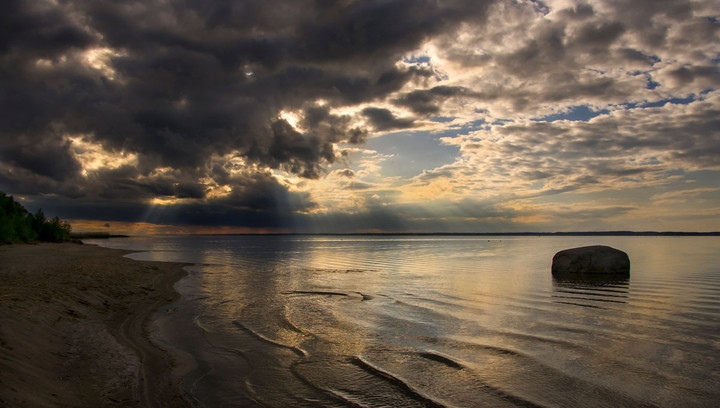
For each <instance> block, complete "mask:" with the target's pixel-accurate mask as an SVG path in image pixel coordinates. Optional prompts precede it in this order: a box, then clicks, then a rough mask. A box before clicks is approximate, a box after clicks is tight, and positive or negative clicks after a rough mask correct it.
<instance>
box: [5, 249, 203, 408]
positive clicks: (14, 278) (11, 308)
mask: <svg viewBox="0 0 720 408" xmlns="http://www.w3.org/2000/svg"><path fill="white" fill-rule="evenodd" d="M132 252H133V251H125V250H117V249H108V248H101V247H98V246H95V245H79V244H75V243H61V244H51V243H40V244H34V245H32V244H31V245H28V244H25V245H4V246H0V407H5V406H8V407H91V406H107V407H113V406H114V407H189V406H191V404H190V403H189V401H188V399H187V398H186V396H185V395H184V391H183V388H182V385H181V382H180V381H179V379H177V378H175V377H174V376H173V374H172V370H173V367H174V365H175V362H174V360H173V358H172V357H171V355H170V353H169V352H168V351H167V350H165V349H163V348H161V347H160V346H159V345H157V344H156V343H154V342H152V341H151V340H150V337H149V333H148V325H149V323H150V318H151V317H152V315H153V314H154V313H155V312H156V311H157V310H159V309H160V307H162V306H163V305H166V304H168V303H170V302H172V301H174V300H176V299H178V298H179V296H180V295H179V294H178V293H177V292H176V291H175V289H174V288H173V285H174V284H175V282H177V281H178V280H179V279H180V278H182V277H184V276H185V275H187V272H186V271H185V270H184V269H183V268H184V267H185V266H187V265H189V264H183V263H170V262H154V261H135V260H132V259H129V258H126V257H123V255H126V254H129V253H132Z"/></svg>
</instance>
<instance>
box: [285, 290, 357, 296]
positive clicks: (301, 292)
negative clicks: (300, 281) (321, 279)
mask: <svg viewBox="0 0 720 408" xmlns="http://www.w3.org/2000/svg"><path fill="white" fill-rule="evenodd" d="M282 293H283V294H284V295H318V296H349V295H348V294H347V293H343V292H331V291H324V290H291V291H288V292H282Z"/></svg>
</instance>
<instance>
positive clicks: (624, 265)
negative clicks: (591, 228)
mask: <svg viewBox="0 0 720 408" xmlns="http://www.w3.org/2000/svg"><path fill="white" fill-rule="evenodd" d="M552 274H553V276H556V277H566V276H578V275H593V276H596V275H600V276H625V277H627V276H630V258H629V257H628V255H627V254H626V253H625V252H623V251H621V250H619V249H615V248H611V247H609V246H603V245H594V246H586V247H580V248H572V249H566V250H563V251H560V252H558V253H557V254H555V256H554V257H553V263H552Z"/></svg>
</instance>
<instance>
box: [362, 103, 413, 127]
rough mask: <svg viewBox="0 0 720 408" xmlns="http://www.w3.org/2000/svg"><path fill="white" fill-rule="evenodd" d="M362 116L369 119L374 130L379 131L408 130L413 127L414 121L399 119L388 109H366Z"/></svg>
mask: <svg viewBox="0 0 720 408" xmlns="http://www.w3.org/2000/svg"><path fill="white" fill-rule="evenodd" d="M362 114H363V116H365V117H366V118H368V120H369V121H370V123H371V124H372V126H373V128H375V130H379V131H383V130H394V129H407V128H410V127H412V126H413V120H412V119H407V118H398V117H396V116H395V115H393V113H392V112H390V111H389V110H388V109H382V108H365V109H363V111H362Z"/></svg>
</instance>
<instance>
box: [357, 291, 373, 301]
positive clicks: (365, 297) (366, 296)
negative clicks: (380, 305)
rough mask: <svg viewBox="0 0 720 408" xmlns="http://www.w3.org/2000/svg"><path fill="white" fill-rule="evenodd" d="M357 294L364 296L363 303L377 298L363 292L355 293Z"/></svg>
mask: <svg viewBox="0 0 720 408" xmlns="http://www.w3.org/2000/svg"><path fill="white" fill-rule="evenodd" d="M355 293H357V294H358V295H360V296H362V300H363V302H364V301H366V300H373V299H375V296H372V295H366V294H364V293H362V292H355Z"/></svg>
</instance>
